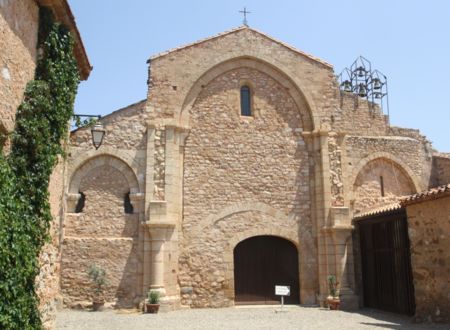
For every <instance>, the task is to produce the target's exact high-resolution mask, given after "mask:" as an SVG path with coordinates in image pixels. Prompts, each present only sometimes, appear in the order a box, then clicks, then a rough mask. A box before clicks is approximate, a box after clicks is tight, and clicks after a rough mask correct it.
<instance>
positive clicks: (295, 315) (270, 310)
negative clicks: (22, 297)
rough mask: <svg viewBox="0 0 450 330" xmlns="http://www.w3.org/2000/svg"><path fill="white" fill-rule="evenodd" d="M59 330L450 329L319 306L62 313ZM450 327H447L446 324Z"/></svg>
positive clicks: (384, 315)
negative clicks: (147, 312)
mask: <svg viewBox="0 0 450 330" xmlns="http://www.w3.org/2000/svg"><path fill="white" fill-rule="evenodd" d="M56 324H57V326H56V328H57V329H70V330H97V329H98V330H103V329H105V330H119V329H133V330H140V329H158V330H159V329H183V330H189V329H245V330H250V329H382V328H386V329H448V327H446V326H445V325H430V324H414V323H412V322H411V320H410V318H408V317H403V316H399V315H395V314H390V313H383V312H376V311H368V310H363V311H359V312H358V313H348V312H342V311H329V310H326V309H321V308H317V307H299V306H288V307H286V308H285V310H284V311H283V312H279V308H278V307H237V308H222V309H192V310H179V311H174V312H168V313H159V314H141V313H139V312H136V311H130V310H126V311H123V310H122V311H121V310H108V311H103V312H90V311H74V310H63V311H60V312H59V313H58V316H57V319H56ZM447 326H448V325H447Z"/></svg>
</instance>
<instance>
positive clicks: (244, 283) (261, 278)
mask: <svg viewBox="0 0 450 330" xmlns="http://www.w3.org/2000/svg"><path fill="white" fill-rule="evenodd" d="M233 254H234V290H235V302H236V304H276V303H279V301H280V297H279V296H276V295H275V285H287V286H290V288H291V295H290V296H289V297H286V299H285V303H288V304H298V303H300V299H299V291H300V290H299V276H298V252H297V248H296V247H295V245H294V244H293V243H291V242H289V241H288V240H285V239H283V238H279V237H275V236H255V237H251V238H248V239H246V240H244V241H242V242H240V243H239V244H238V245H237V246H236V247H235V249H234V253H233Z"/></svg>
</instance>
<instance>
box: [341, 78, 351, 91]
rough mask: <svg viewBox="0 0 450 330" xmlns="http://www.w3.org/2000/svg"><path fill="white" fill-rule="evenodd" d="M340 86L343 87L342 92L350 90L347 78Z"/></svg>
mask: <svg viewBox="0 0 450 330" xmlns="http://www.w3.org/2000/svg"><path fill="white" fill-rule="evenodd" d="M342 86H343V87H344V92H351V91H352V83H351V82H350V81H349V80H344V82H343V83H342Z"/></svg>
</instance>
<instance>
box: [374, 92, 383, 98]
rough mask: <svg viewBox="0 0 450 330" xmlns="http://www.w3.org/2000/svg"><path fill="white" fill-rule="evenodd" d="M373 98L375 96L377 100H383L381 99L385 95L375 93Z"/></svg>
mask: <svg viewBox="0 0 450 330" xmlns="http://www.w3.org/2000/svg"><path fill="white" fill-rule="evenodd" d="M373 96H374V97H375V98H376V99H381V98H382V97H383V94H382V93H380V92H375V93H373Z"/></svg>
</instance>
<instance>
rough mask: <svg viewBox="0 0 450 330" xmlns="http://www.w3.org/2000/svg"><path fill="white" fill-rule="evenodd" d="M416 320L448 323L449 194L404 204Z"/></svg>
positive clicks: (449, 262)
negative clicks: (406, 217)
mask: <svg viewBox="0 0 450 330" xmlns="http://www.w3.org/2000/svg"><path fill="white" fill-rule="evenodd" d="M406 212H407V214H408V233H409V239H410V244H411V264H412V271H413V279H414V292H415V299H416V315H415V317H416V319H417V320H418V321H428V322H429V321H435V322H450V277H449V274H450V196H447V197H443V198H439V199H435V200H431V201H424V202H421V203H417V204H412V205H408V206H407V207H406Z"/></svg>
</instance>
